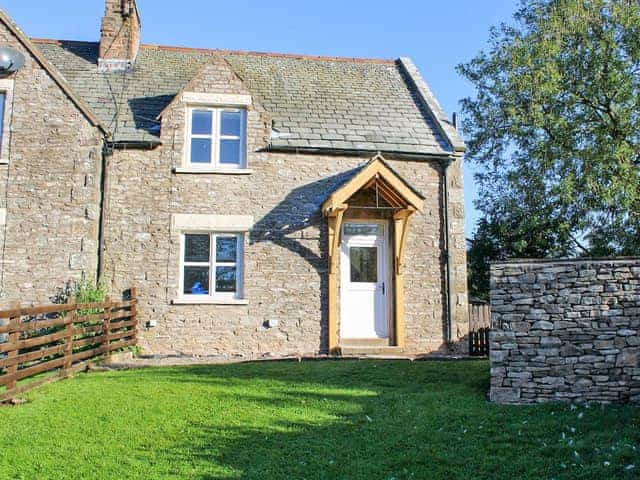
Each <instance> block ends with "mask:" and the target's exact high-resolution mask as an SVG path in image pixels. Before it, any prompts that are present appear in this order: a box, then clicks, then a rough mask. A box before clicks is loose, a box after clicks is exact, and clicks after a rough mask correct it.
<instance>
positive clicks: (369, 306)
mask: <svg viewBox="0 0 640 480" xmlns="http://www.w3.org/2000/svg"><path fill="white" fill-rule="evenodd" d="M387 272H388V249H387V224H386V223H385V222H374V221H352V222H349V221H345V223H344V224H343V228H342V244H341V252H340V334H341V335H340V336H341V337H342V338H388V337H389V313H388V312H389V302H388V298H390V292H389V287H390V285H389V282H388V280H387V277H388V273H387Z"/></svg>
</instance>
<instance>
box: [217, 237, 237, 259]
mask: <svg viewBox="0 0 640 480" xmlns="http://www.w3.org/2000/svg"><path fill="white" fill-rule="evenodd" d="M237 248H238V240H237V238H236V237H218V238H217V239H216V261H217V262H235V261H236V250H237Z"/></svg>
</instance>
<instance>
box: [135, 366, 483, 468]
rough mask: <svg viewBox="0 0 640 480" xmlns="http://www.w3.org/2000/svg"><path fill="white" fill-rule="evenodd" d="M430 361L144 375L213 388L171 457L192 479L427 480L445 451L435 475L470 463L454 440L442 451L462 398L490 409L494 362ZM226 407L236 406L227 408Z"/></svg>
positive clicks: (199, 368) (198, 368) (163, 371)
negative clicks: (207, 405) (203, 413)
mask: <svg viewBox="0 0 640 480" xmlns="http://www.w3.org/2000/svg"><path fill="white" fill-rule="evenodd" d="M428 363H430V364H432V367H433V368H424V366H425V363H424V362H415V363H410V362H384V361H382V362H375V361H357V360H354V361H345V360H342V361H340V362H334V361H325V362H304V363H302V364H300V363H298V362H277V363H261V364H260V365H259V366H258V365H256V364H239V365H225V366H193V367H187V368H184V367H183V368H176V369H159V370H155V369H149V370H142V371H139V380H140V381H143V382H145V381H151V382H171V383H174V382H175V383H176V384H187V385H192V386H193V385H197V386H198V387H199V388H202V387H204V389H205V391H206V392H210V395H211V405H212V407H213V408H212V414H211V416H210V417H209V418H206V419H199V420H197V421H191V422H190V423H189V424H188V425H186V426H185V432H187V433H186V434H185V435H184V437H183V438H181V439H180V441H179V442H177V443H176V444H174V445H173V446H172V447H171V448H170V449H169V450H168V451H166V452H164V453H163V455H169V456H170V457H171V463H172V464H176V465H193V467H194V470H195V471H196V472H198V473H195V475H194V476H193V477H189V478H199V479H203V480H204V479H231V478H243V479H298V478H300V479H302V478H306V479H313V478H318V479H321V478H326V479H333V478H336V479H338V478H345V479H346V478H348V479H377V478H384V479H388V478H395V479H401V478H407V479H409V478H427V477H425V475H428V474H429V475H430V474H431V473H433V472H434V469H433V465H432V463H431V462H432V461H433V460H434V459H435V460H437V458H436V457H441V458H440V459H439V460H438V464H439V466H438V469H439V471H440V473H442V477H440V476H430V477H429V478H453V477H454V476H456V475H457V474H458V473H459V470H456V469H457V468H460V467H461V466H462V464H461V463H460V460H461V459H460V458H459V457H458V459H457V461H456V460H455V459H456V454H455V449H454V446H453V445H450V446H449V447H448V448H444V449H440V452H436V453H435V454H434V451H435V450H438V448H436V447H437V445H438V444H439V441H440V440H441V437H442V436H443V435H444V433H443V432H445V430H446V431H448V428H449V426H450V425H451V423H452V422H451V416H452V415H454V412H455V410H456V408H458V407H459V406H460V405H459V401H457V400H456V399H461V398H465V399H467V400H468V399H472V400H473V402H474V403H475V404H478V405H484V396H485V392H486V390H487V388H488V377H487V374H486V363H484V362H477V361H476V362H468V363H467V365H468V368H460V366H461V365H460V363H451V362H428ZM222 405H227V406H231V408H232V409H233V412H230V415H228V414H227V412H220V411H217V409H216V407H217V406H222ZM454 423H455V422H454ZM445 427H446V428H445ZM439 439H440V440H439ZM442 444H443V445H444V442H442ZM430 450H434V451H432V452H431V453H428V452H429V451H430ZM438 469H436V470H438Z"/></svg>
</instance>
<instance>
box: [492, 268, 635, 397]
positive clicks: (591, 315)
mask: <svg viewBox="0 0 640 480" xmlns="http://www.w3.org/2000/svg"><path fill="white" fill-rule="evenodd" d="M491 312H492V315H491V323H492V325H491V327H492V331H491V334H490V342H491V344H490V363H491V390H490V399H491V401H493V402H497V403H517V404H526V403H538V402H546V401H554V400H555V401H571V402H590V401H595V402H629V401H632V402H638V401H640V336H639V335H638V331H639V329H640V258H633V259H608V260H588V259H585V260H562V261H548V260H541V261H519V262H508V263H496V264H493V265H492V266H491Z"/></svg>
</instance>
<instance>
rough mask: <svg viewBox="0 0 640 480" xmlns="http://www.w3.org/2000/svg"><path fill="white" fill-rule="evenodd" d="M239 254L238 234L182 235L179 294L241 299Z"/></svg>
mask: <svg viewBox="0 0 640 480" xmlns="http://www.w3.org/2000/svg"><path fill="white" fill-rule="evenodd" d="M242 251H243V236H242V235H241V234H229V233H185V234H184V235H183V237H182V260H181V263H182V264H181V271H182V281H181V291H182V294H183V295H200V296H209V297H213V298H236V299H240V298H242V273H243V272H242Z"/></svg>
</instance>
